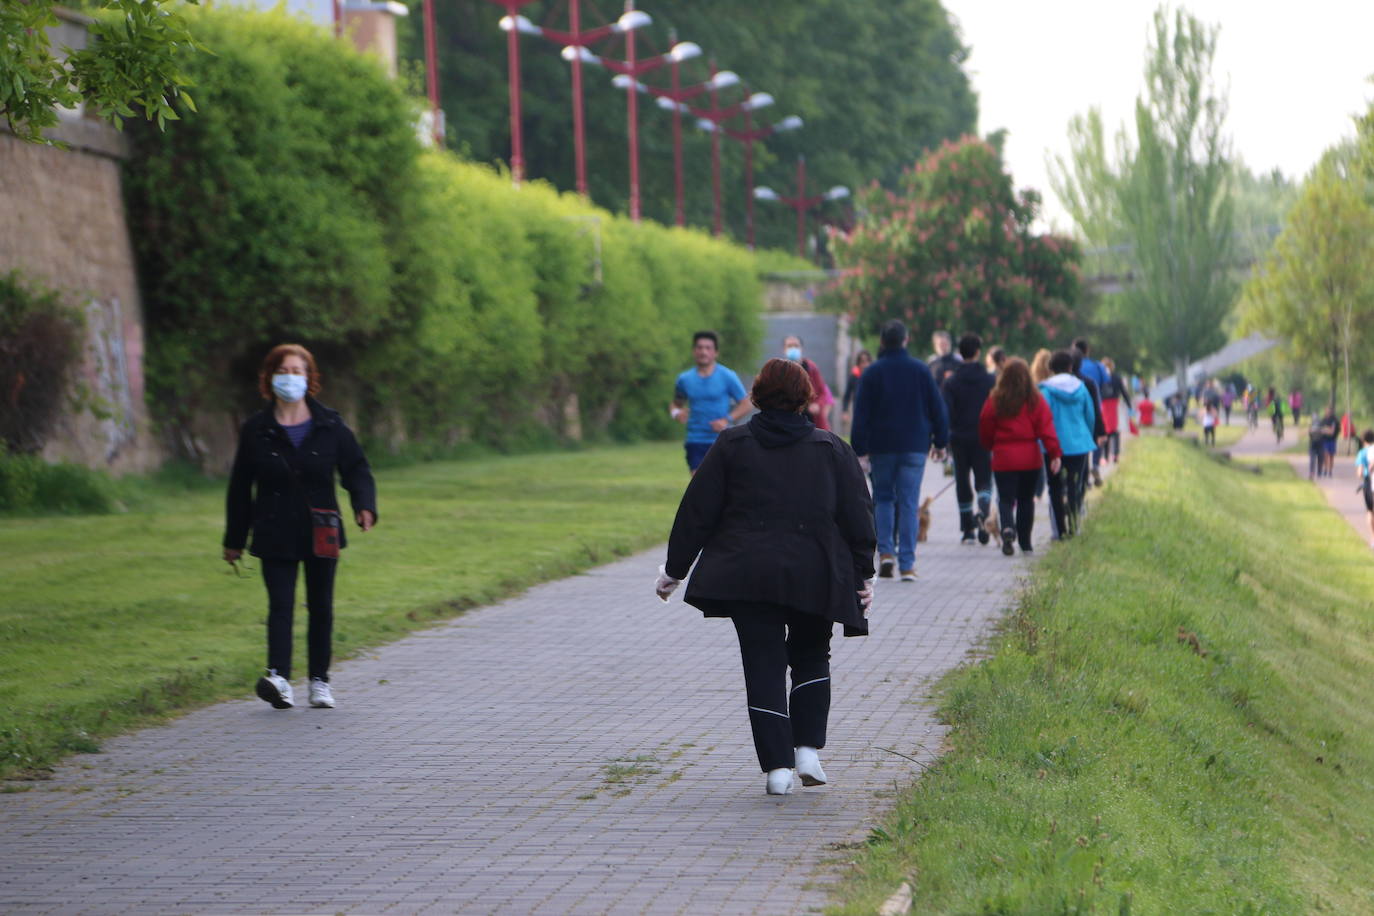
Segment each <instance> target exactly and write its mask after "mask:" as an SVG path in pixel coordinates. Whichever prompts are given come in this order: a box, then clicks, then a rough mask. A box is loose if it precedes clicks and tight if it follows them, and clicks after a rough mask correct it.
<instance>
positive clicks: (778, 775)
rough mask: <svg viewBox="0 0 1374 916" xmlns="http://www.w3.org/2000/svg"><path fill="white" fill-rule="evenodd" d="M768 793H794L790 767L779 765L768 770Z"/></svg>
mask: <svg viewBox="0 0 1374 916" xmlns="http://www.w3.org/2000/svg"><path fill="white" fill-rule="evenodd" d="M768 794H769V795H791V794H792V771H791V770H790V769H788V768H787V767H778V768H777V769H776V770H769V771H768Z"/></svg>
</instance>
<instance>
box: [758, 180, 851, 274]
mask: <svg viewBox="0 0 1374 916" xmlns="http://www.w3.org/2000/svg"><path fill="white" fill-rule="evenodd" d="M848 196H849V189H848V188H846V187H844V186H843V185H836V186H835V187H833V188H831V189H830V190H829V191H826V192H825V193H824V194H817V195H815V196H813V197H807V196H806V157H805V156H798V157H797V196H796V197H783V196H782V195H780V194H778V193H777V192H776V191H774V190H773V189H772V188H769V187H759V188H755V189H754V197H755V198H757V199H758V200H773V201H777V202H778V203H781V204H786V205H787V206H789V207H791V208H792V209H793V210H796V211H797V256H798V257H800V258H802V259H805V258H806V212H807V211H808V210H810V209H811V208H812V207H815V206H817V205H819V204H821V203H823V202H825V201H827V200H839V199H840V198H842V197H848Z"/></svg>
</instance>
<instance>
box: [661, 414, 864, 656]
mask: <svg viewBox="0 0 1374 916" xmlns="http://www.w3.org/2000/svg"><path fill="white" fill-rule="evenodd" d="M876 543H877V536H876V535H875V534H874V530H873V502H872V500H871V499H870V498H869V495H868V486H867V484H866V483H865V481H864V474H863V471H862V470H861V469H860V468H859V461H858V459H857V458H856V457H855V456H854V451H853V449H851V448H850V447H849V446H848V445H847V444H845V442H844V440H843V439H841V438H840V437H839V436H836V435H835V434H834V433H831V432H828V431H825V430H818V429H816V428H815V427H814V426H813V425H812V424H811V421H810V420H809V419H807V418H806V417H803V416H800V415H798V414H788V413H783V412H781V411H773V410H765V411H763V412H762V413H759V414H757V415H756V416H755V417H754V418H753V419H752V420H750V421H749V423H748V424H746V425H744V426H737V427H734V428H733V429H728V430H726V431H724V432H722V433H721V434H720V437H719V438H718V439H717V440H716V442H715V444H714V445H713V446H712V447H711V450H710V451H709V452H707V453H706V458H705V460H703V461H702V463H701V467H699V468H698V469H697V473H696V476H695V477H693V478H692V481H691V483H689V484H688V485H687V492H686V493H684V494H683V496H682V503H681V505H679V506H678V510H677V518H676V520H675V521H674V522H673V533H672V535H671V537H669V539H668V562H667V563H666V564H665V566H664V569H665V570H666V571H667V573H668V575H670V576H672V577H673V578H675V579H685V578H687V573H688V571H689V570H691V568H692V563H693V561H696V564H697V565H696V570H695V571H693V572H692V578H691V581H690V582H688V583H687V592H686V594H685V595H684V600H686V602H687V603H688V604H690V605H693V606H694V607H697V608H700V609H701V611H702V612H703V613H704V614H705V615H706V616H708V617H719V616H726V615H728V613H729V605H730V604H731V603H734V602H763V603H767V604H775V605H780V606H782V607H786V608H791V609H793V610H797V611H801V612H803V613H807V614H815V615H817V616H820V617H824V618H827V619H829V620H831V621H834V622H836V623H842V624H844V626H845V635H846V636H863V635H866V634H867V633H868V621H867V619H865V618H864V616H863V613H862V611H861V610H860V609H859V606H858V599H857V596H856V595H855V592H856V591H857V590H858V589H859V588H860V587H861V586H862V584H863V581H864V580H865V579H868V578H870V577H872V575H873V549H874V547H875V546H876ZM698 554H700V560H698V559H697V557H698Z"/></svg>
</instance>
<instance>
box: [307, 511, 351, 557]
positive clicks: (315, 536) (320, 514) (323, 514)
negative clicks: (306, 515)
mask: <svg viewBox="0 0 1374 916" xmlns="http://www.w3.org/2000/svg"><path fill="white" fill-rule="evenodd" d="M310 528H311V546H312V547H313V548H314V550H315V556H317V557H320V558H322V559H328V560H337V559H338V558H339V541H340V539H341V535H342V533H343V517H342V516H341V515H339V512H338V510H337V509H311V510H310Z"/></svg>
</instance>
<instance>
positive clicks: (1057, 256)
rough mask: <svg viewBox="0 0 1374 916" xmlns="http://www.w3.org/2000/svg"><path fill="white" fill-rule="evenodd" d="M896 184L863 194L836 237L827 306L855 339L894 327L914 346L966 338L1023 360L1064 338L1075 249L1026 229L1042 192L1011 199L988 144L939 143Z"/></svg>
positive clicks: (1074, 281) (1074, 295)
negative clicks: (848, 323) (939, 336)
mask: <svg viewBox="0 0 1374 916" xmlns="http://www.w3.org/2000/svg"><path fill="white" fill-rule="evenodd" d="M899 184H900V187H899V190H898V191H895V192H894V191H889V190H886V189H884V188H881V187H878V186H877V185H876V184H875V185H873V186H871V187H870V188H869V189H868V190H867V191H865V192H864V193H863V194H861V195H860V197H859V201H858V208H859V212H860V214H861V216H860V219H859V221H858V224H857V225H856V227H855V228H854V230H853V231H852V232H849V233H847V234H842V235H838V236H837V237H836V239H835V251H836V263H837V264H838V265H839V266H840V268H841V270H842V271H843V273H842V276H841V278H840V280H839V282H838V283H837V285H836V287H835V289H834V290H833V293H832V296H833V299H832V301H837V302H838V304H839V306H840V308H842V309H843V310H845V311H848V312H849V313H850V315H851V317H852V318H853V319H854V321H855V323H856V326H857V328H858V329H859V330H861V331H864V332H870V331H876V330H877V329H878V328H879V327H880V326H881V325H882V324H883V323H884V322H885V321H888V320H890V319H893V318H900V319H902V320H904V321H905V322H906V323H907V325H908V327H911V328H912V329H913V332H914V333H913V335H912V336H913V337H915V336H916V335H917V333H919V332H920V331H931V330H934V329H936V328H946V329H948V330H949V331H951V332H952V333H953V334H955V336H958V335H959V334H960V333H964V332H967V331H973V332H976V333H979V334H981V335H982V336H983V337H984V338H985V339H986V340H988V341H990V342H992V341H995V342H997V343H1000V344H1002V345H1004V346H1007V347H1009V348H1011V349H1013V350H1020V351H1022V352H1025V351H1028V350H1030V349H1032V348H1034V347H1038V346H1043V345H1045V344H1046V343H1048V342H1050V341H1054V340H1057V339H1058V338H1059V337H1060V336H1061V335H1062V334H1065V333H1068V332H1069V331H1071V330H1072V328H1070V327H1069V326H1068V325H1069V321H1070V318H1071V312H1070V307H1071V306H1072V305H1074V304H1076V301H1077V299H1078V295H1079V272H1078V261H1079V257H1080V255H1079V250H1078V246H1077V244H1076V243H1074V242H1073V241H1072V240H1071V239H1067V238H1061V237H1058V236H1053V235H1036V234H1035V233H1033V232H1032V231H1031V221H1032V220H1033V219H1034V218H1035V213H1036V208H1037V206H1038V205H1039V203H1040V198H1039V195H1037V194H1036V193H1035V192H1034V191H1030V190H1023V191H1022V192H1021V193H1020V195H1016V194H1015V193H1013V191H1012V186H1011V176H1010V175H1009V174H1008V173H1007V172H1006V171H1004V170H1003V166H1002V159H1001V156H1000V154H999V153H998V151H997V150H996V149H994V148H993V147H992V146H991V145H990V144H989V143H987V142H986V141H983V140H980V139H978V138H976V137H963V138H961V139H960V140H958V141H954V142H946V143H945V144H944V145H942V146H941V147H940V148H939V149H937V150H935V151H933V152H931V153H929V154H927V155H926V156H925V157H924V158H923V159H921V160H920V161H918V162H917V163H916V164H915V165H914V166H912V167H911V168H909V169H907V170H906V171H905V172H903V174H902V177H901V180H900V183H899Z"/></svg>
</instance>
